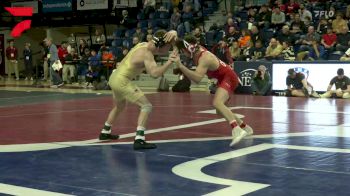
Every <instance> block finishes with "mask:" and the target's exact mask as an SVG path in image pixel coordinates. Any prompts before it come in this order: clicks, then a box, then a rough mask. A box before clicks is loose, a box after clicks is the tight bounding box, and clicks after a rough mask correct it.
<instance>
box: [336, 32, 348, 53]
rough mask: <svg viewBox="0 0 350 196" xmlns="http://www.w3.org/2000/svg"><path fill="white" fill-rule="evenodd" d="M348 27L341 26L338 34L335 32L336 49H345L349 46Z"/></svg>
mask: <svg viewBox="0 0 350 196" xmlns="http://www.w3.org/2000/svg"><path fill="white" fill-rule="evenodd" d="M348 31H349V28H348V27H347V26H346V27H345V26H343V27H342V28H341V31H340V33H339V34H337V44H336V50H338V51H343V52H344V51H345V50H347V49H348V48H349V47H350V33H349V32H348Z"/></svg>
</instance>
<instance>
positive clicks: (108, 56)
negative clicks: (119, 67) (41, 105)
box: [101, 50, 115, 80]
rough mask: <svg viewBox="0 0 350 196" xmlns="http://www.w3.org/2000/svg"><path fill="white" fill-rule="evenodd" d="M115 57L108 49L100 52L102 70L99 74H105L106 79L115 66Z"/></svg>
mask: <svg viewBox="0 0 350 196" xmlns="http://www.w3.org/2000/svg"><path fill="white" fill-rule="evenodd" d="M114 59H115V57H114V56H113V54H112V51H110V50H104V51H103V53H102V64H103V67H102V72H101V75H103V76H105V78H106V79H107V80H108V79H109V76H110V75H111V73H112V71H113V69H114V68H115V62H114Z"/></svg>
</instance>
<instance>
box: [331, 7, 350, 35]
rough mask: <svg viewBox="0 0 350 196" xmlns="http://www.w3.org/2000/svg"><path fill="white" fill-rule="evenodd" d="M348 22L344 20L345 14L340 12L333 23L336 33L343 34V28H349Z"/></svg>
mask: <svg viewBox="0 0 350 196" xmlns="http://www.w3.org/2000/svg"><path fill="white" fill-rule="evenodd" d="M347 26H348V22H347V21H346V20H344V19H343V14H342V13H340V12H338V13H337V14H336V18H335V20H333V22H332V28H333V31H334V32H335V33H341V32H342V28H343V27H347Z"/></svg>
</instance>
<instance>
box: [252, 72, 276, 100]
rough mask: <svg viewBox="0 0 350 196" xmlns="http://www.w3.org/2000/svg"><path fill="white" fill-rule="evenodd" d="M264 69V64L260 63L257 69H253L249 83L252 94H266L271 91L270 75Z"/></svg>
mask: <svg viewBox="0 0 350 196" xmlns="http://www.w3.org/2000/svg"><path fill="white" fill-rule="evenodd" d="M266 70H267V69H266V67H265V66H264V65H260V66H259V67H258V70H256V71H255V73H254V76H253V78H252V83H251V88H252V94H253V95H261V96H266V95H269V94H270V93H271V86H272V82H271V76H270V74H269V72H268V71H266Z"/></svg>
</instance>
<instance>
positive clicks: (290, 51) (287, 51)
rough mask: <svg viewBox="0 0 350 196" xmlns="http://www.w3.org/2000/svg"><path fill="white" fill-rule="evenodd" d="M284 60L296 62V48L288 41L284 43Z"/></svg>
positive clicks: (282, 53)
mask: <svg viewBox="0 0 350 196" xmlns="http://www.w3.org/2000/svg"><path fill="white" fill-rule="evenodd" d="M282 48H283V49H282V52H281V55H282V59H283V60H285V61H294V60H295V53H294V48H293V46H292V45H291V44H290V42H288V41H283V42H282Z"/></svg>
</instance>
